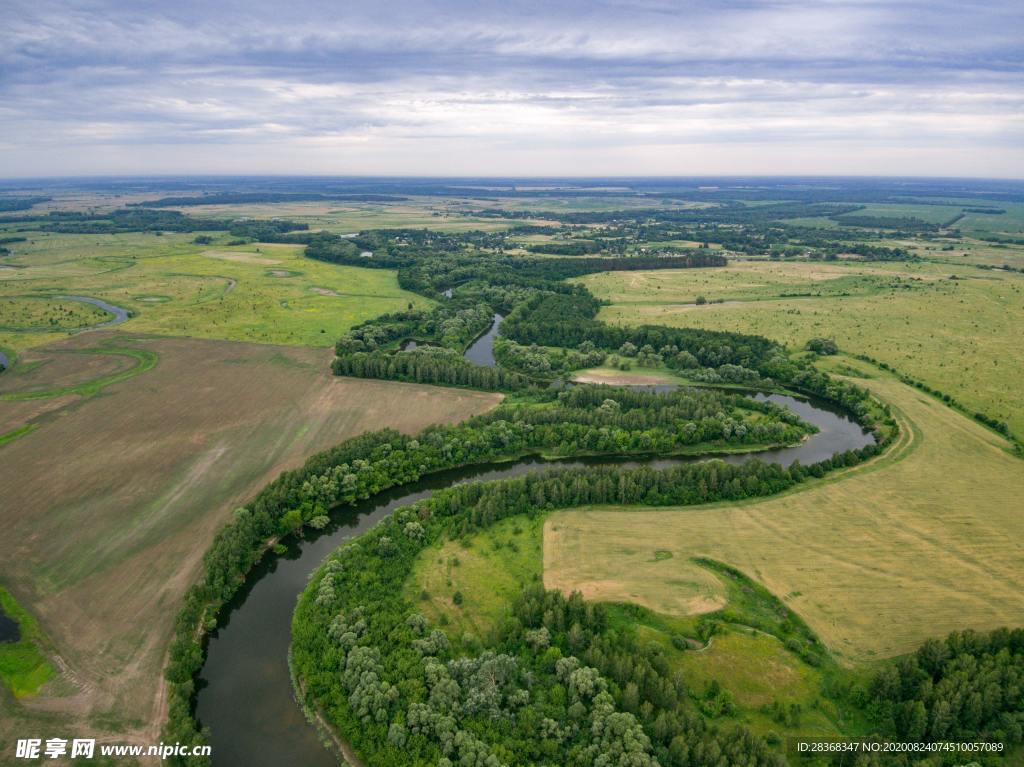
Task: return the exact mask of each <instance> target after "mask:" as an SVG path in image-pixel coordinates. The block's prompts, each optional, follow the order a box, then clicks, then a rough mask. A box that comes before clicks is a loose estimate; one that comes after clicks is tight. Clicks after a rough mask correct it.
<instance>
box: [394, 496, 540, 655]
mask: <svg viewBox="0 0 1024 767" xmlns="http://www.w3.org/2000/svg"><path fill="white" fill-rule="evenodd" d="M542 528H543V520H540V519H529V518H527V517H526V516H516V517H510V518H508V519H504V520H502V521H501V522H498V523H497V524H495V525H492V526H491V527H489V528H488V529H487V530H486V531H484V532H482V533H479V534H478V535H474V536H471V537H469V538H468V539H466V540H460V541H443V542H441V543H440V544H439V545H435V546H432V547H431V548H429V549H426V550H425V551H424V552H423V553H422V554H421V555H420V558H419V560H418V561H417V563H416V567H415V569H414V570H413V573H412V575H411V576H410V577H409V581H408V582H407V584H406V596H407V598H408V599H409V600H410V601H412V602H414V603H416V604H418V605H419V609H420V611H421V612H422V613H423V614H424V615H426V616H427V618H429V619H430V620H431V621H432V622H435V623H441V624H442V625H445V626H449V627H450V633H451V634H452V636H462V635H463V634H465V633H467V632H468V633H470V634H473V635H475V636H476V637H479V638H481V639H482V638H486V637H487V635H488V632H489V631H490V630H491V628H493V626H494V625H495V624H496V623H497V622H498V621H499V620H500V619H501V618H502V616H503V615H505V614H506V613H507V611H508V608H509V605H510V604H511V602H512V600H513V599H514V598H515V597H516V596H517V595H518V594H519V592H520V591H522V589H523V587H524V586H526V585H527V584H529V583H532V582H534V581H539V580H540V574H541V554H542V545H541V531H542ZM456 592H458V593H459V594H461V597H462V601H461V603H459V604H456V602H455V601H454V595H455V594H456Z"/></svg>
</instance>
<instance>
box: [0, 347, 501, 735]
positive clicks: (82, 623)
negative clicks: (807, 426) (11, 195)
mask: <svg viewBox="0 0 1024 767" xmlns="http://www.w3.org/2000/svg"><path fill="white" fill-rule="evenodd" d="M126 349H128V350H134V351H135V352H137V356H136V357H135V358H128V359H126V358H125V357H126V352H125V351H124V350H126ZM30 355H31V357H30V359H29V360H28V361H27V364H26V365H25V368H24V369H19V368H15V369H14V370H12V371H11V372H9V373H4V374H3V379H2V383H3V389H2V390H0V423H3V424H4V426H3V428H4V429H8V427H10V428H17V427H18V426H19V425H21V426H24V425H26V424H28V425H34V426H37V427H38V428H35V429H34V430H33V431H30V432H29V433H27V434H25V435H24V436H21V437H19V438H17V439H15V440H13V441H11V442H8V443H7V444H5V445H2V446H0V451H2V460H0V487H3V493H4V501H3V505H2V508H3V511H2V513H0V526H2V528H3V530H4V534H3V535H2V536H0V563H2V565H0V583H2V584H3V585H4V586H6V587H7V588H8V589H9V590H10V592H11V593H12V594H13V596H14V598H15V599H17V601H18V603H19V604H20V605H22V606H23V607H25V608H26V609H28V610H29V612H30V613H31V614H32V615H34V616H35V617H36V619H37V620H38V623H39V626H40V630H41V632H42V635H43V636H44V637H45V642H46V643H47V646H48V648H52V652H53V657H54V658H55V660H54V665H55V667H56V668H57V669H58V671H59V672H60V673H58V674H57V676H56V677H55V678H54V680H53V681H52V682H50V683H49V684H47V685H45V686H44V687H43V688H42V690H41V692H40V694H39V695H36V696H29V697H26V698H24V699H22V701H21V702H20V703H15V702H14V701H13V700H12V699H11V698H10V695H9V693H8V692H6V691H3V692H0V696H2V697H3V700H4V703H3V705H4V709H5V713H4V717H3V720H4V727H3V728H0V729H3V730H6V732H0V739H5V738H7V737H9V736H11V735H12V734H14V732H13V730H11V729H9V728H8V725H10V727H15V725H19V726H21V727H22V730H20V732H21V733H22V734H24V732H25V730H24V729H23V728H24V727H25V726H30V725H32V724H33V723H36V724H38V723H40V722H45V721H51V720H52V721H54V722H57V723H58V726H59V727H60V728H61V729H63V730H64V731H68V732H70V731H71V728H73V726H79V727H83V726H86V723H88V724H87V727H88V730H89V732H108V731H113V732H127V733H129V734H131V733H142V734H143V735H145V736H146V737H148V738H149V739H150V740H152V741H153V742H155V739H156V733H157V730H158V729H159V725H160V723H161V722H162V721H163V717H162V712H161V709H160V707H161V705H162V702H163V697H162V691H163V686H162V670H163V665H164V654H165V652H166V647H167V642H168V641H169V640H170V637H171V635H172V622H173V620H174V616H175V614H176V611H177V608H178V604H179V601H180V598H181V596H182V593H183V592H184V590H185V588H186V587H187V585H188V584H189V583H190V582H191V581H192V579H193V578H194V576H195V574H196V572H197V568H198V567H199V563H200V561H201V558H202V555H203V552H204V551H205V550H206V548H207V546H208V544H209V541H210V539H211V538H212V536H213V534H214V532H215V531H216V529H217V528H218V527H219V526H220V525H221V524H223V522H224V521H225V520H226V519H227V517H228V515H229V513H230V511H231V510H232V509H233V508H235V507H237V506H238V505H240V504H242V503H244V501H245V499H246V498H247V497H249V496H250V495H252V494H253V493H254V492H255V491H256V490H258V489H259V488H260V487H262V486H263V485H264V484H266V483H267V482H269V481H270V480H271V479H273V478H274V477H275V476H276V475H277V474H279V473H280V472H281V471H282V470H283V469H286V468H288V467H291V466H294V465H296V464H298V463H299V462H301V461H302V460H303V459H304V458H305V457H306V456H308V455H310V454H311V453H313V452H315V451H317V450H320V449H323V448H326V447H328V446H331V445H334V444H336V443H338V442H340V441H341V440H343V439H345V438H347V437H350V436H354V435H356V434H358V433H361V432H363V431H366V430H369V429H379V428H384V427H394V428H398V429H402V430H404V431H410V432H414V431H418V430H420V429H422V428H423V427H425V426H426V425H428V424H430V423H435V422H442V421H454V420H460V419H462V418H465V417H468V416H469V415H472V414H474V413H477V412H480V411H482V410H485V409H487V408H489V407H491V406H492V405H493V404H495V403H496V402H497V401H498V399H499V396H498V395H494V394H485V393H477V392H470V391H462V390H453V389H438V388H432V387H422V386H414V385H407V384H400V383H389V382H378V381H364V380H353V379H340V378H335V377H334V376H332V375H331V374H330V372H329V368H328V361H329V360H328V355H327V353H326V351H325V350H318V349H311V348H299V347H290V346H281V345H262V344H260V345H257V344H244V343H237V342H228V341H207V340H193V339H175V338H158V337H152V336H143V335H137V334H128V333H114V332H104V331H101V332H96V333H89V334H82V335H78V336H75V337H74V338H72V339H69V340H66V341H64V342H62V343H60V344H57V345H55V346H50V347H46V348H45V349H41V350H38V351H33V352H31V353H30ZM128 356H129V357H130V355H128ZM140 358H141V359H142V360H144V361H145V360H153V361H155V364H154V365H152V366H148V367H146V368H145V369H144V370H143V371H141V372H139V371H137V370H136V371H135V372H134V373H133V374H132V375H131V376H129V377H127V378H124V377H122V378H117V377H116V376H118V374H119V373H120V374H123V373H125V372H126V371H127V372H131V371H132V370H133V369H134V366H135V365H136V364H137V363H138V362H139V359H140ZM82 368H85V370H83V369H82ZM90 377H91V378H90ZM111 378H113V381H112V382H108V383H107V384H106V385H105V386H100V387H99V388H96V387H93V388H92V389H90V388H89V387H85V388H84V389H83V388H82V387H83V384H86V383H88V381H90V380H93V381H95V380H102V379H111ZM22 395H31V396H28V397H25V396H22ZM46 395H49V396H46ZM72 531H73V534H72ZM0 665H2V664H0ZM8 714H9V715H8ZM75 723H77V725H76V724H75ZM83 731H84V730H83ZM140 737H142V735H140Z"/></svg>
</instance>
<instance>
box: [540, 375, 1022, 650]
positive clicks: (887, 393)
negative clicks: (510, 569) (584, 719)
mask: <svg viewBox="0 0 1024 767" xmlns="http://www.w3.org/2000/svg"><path fill="white" fill-rule="evenodd" d="M864 383H865V384H866V385H868V386H869V387H870V388H871V389H872V390H873V391H874V392H875V393H876V394H877V395H878V396H879V397H881V398H882V399H883V400H885V401H886V402H888V403H890V404H891V405H892V406H893V409H894V411H895V412H896V413H897V415H898V417H899V418H900V419H901V420H902V422H903V424H904V430H905V433H904V435H903V438H902V443H901V444H899V445H897V446H896V447H895V449H894V453H893V454H892V455H891V456H890V457H886V458H883V459H881V460H878V461H876V462H875V463H873V464H871V465H868V466H865V467H861V468H858V469H853V470H851V471H850V472H848V473H847V474H846V475H845V476H842V477H839V478H833V479H830V480H825V481H823V482H820V483H817V484H816V485H815V486H813V487H809V488H801V489H800V490H798V491H797V492H792V493H788V494H786V495H783V496H778V497H775V498H771V499H766V500H762V501H757V502H750V503H745V504H739V505H724V504H722V505H716V506H710V507H689V508H678V509H658V510H651V509H639V508H633V509H609V508H590V509H578V510H572V511H565V512H559V513H555V514H553V515H551V516H550V517H549V518H548V520H547V522H546V525H545V531H544V582H545V584H546V585H547V586H548V587H550V588H559V589H563V590H565V591H571V590H573V589H579V590H582V591H584V592H585V593H587V592H590V593H593V594H594V595H595V596H599V597H600V598H603V599H625V600H631V601H637V602H640V603H642V604H645V605H648V606H650V607H652V608H653V609H656V610H662V611H665V612H670V613H671V612H673V611H677V610H678V609H679V605H680V602H681V601H683V600H685V599H686V598H690V597H692V598H706V597H707V596H709V593H708V592H707V591H706V588H707V586H706V584H703V583H701V582H700V581H699V572H700V568H697V567H696V566H695V565H693V564H692V563H691V562H690V561H689V558H690V557H694V556H708V557H712V558H714V559H717V560H720V561H723V562H725V563H727V564H729V565H732V566H733V567H736V568H739V569H740V570H742V571H743V572H745V573H746V574H747V575H749V576H750V577H752V578H754V579H756V580H758V581H760V582H761V583H762V584H764V585H765V586H766V587H767V588H768V589H769V590H771V591H772V592H773V593H774V594H776V595H777V596H779V597H780V598H782V599H784V600H785V601H786V603H787V604H788V605H789V606H790V607H791V608H792V609H793V610H795V611H796V612H797V613H798V614H799V615H800V616H801V617H803V618H804V619H805V620H806V621H807V622H808V624H810V626H811V628H812V629H813V630H814V631H816V632H817V633H818V634H819V636H820V637H821V638H822V639H823V640H824V641H825V643H826V644H827V645H828V646H829V647H830V648H831V649H832V651H833V652H834V653H835V654H836V656H837V658H839V659H840V660H841V661H842V662H844V663H861V662H866V661H870V660H872V659H876V658H884V657H890V656H894V655H899V654H901V653H905V652H908V651H910V650H912V649H913V648H915V647H916V646H917V645H919V644H920V643H921V642H922V641H923V640H925V639H927V638H929V637H935V636H941V635H943V634H945V633H947V632H949V631H952V630H954V629H964V628H977V629H988V628H993V627H996V626H1001V625H1019V624H1020V619H1021V616H1022V615H1024V593H1022V592H1021V590H1020V588H1019V584H1020V574H1021V573H1022V572H1024V516H1022V515H1021V513H1020V508H1021V507H1020V499H1021V498H1022V497H1024V471H1022V470H1021V466H1022V464H1021V461H1020V459H1017V458H1014V457H1012V456H1011V455H1010V454H1008V453H1007V452H1006V445H1005V443H1004V442H1003V440H1002V439H1001V438H999V437H997V436H996V435H994V434H993V433H991V432H990V431H988V430H986V429H984V428H983V427H981V426H979V425H978V424H976V423H974V422H973V421H971V420H969V419H967V418H965V417H963V416H961V415H959V414H958V413H956V412H954V411H952V410H950V409H949V408H947V407H945V406H943V405H941V404H940V403H939V402H938V401H937V400H935V399H933V398H930V397H928V396H926V395H924V394H922V393H921V392H919V391H917V390H915V389H912V388H910V387H907V386H905V385H903V384H901V383H899V382H898V381H896V380H895V379H893V378H891V377H881V376H879V377H875V378H872V379H870V380H866V381H865V382H864ZM658 550H668V551H669V552H671V554H672V557H671V558H669V559H662V560H661V561H654V560H655V557H654V553H655V551H658ZM691 581H696V582H697V585H696V586H694V585H688V582H691ZM595 592H596V593H595ZM723 593H724V590H723V589H722V588H721V586H719V587H718V589H717V590H715V589H712V591H711V592H710V596H711V597H712V598H714V597H717V596H720V595H721V594H723Z"/></svg>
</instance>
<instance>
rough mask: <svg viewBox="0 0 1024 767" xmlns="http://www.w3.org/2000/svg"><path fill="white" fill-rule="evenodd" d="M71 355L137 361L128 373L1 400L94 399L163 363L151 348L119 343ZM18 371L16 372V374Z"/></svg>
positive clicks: (0, 397)
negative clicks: (78, 397)
mask: <svg viewBox="0 0 1024 767" xmlns="http://www.w3.org/2000/svg"><path fill="white" fill-rule="evenodd" d="M66 353H68V354H108V355H113V356H121V357H128V358H130V359H132V360H134V361H135V364H134V365H132V366H131V367H130V368H128V369H127V370H121V371H118V372H116V373H112V374H110V375H104V376H99V377H98V378H94V379H92V380H89V381H83V382H81V383H76V384H72V385H69V386H62V387H57V388H52V389H44V390H41V391H27V392H17V391H14V392H7V393H4V394H0V400H6V401H8V402H19V401H24V400H34V399H50V398H52V397H62V396H64V395H67V394H78V395H81V396H83V397H91V396H93V395H94V394H98V393H99V392H101V391H103V389H105V388H106V387H108V386H110V385H112V384H116V383H121V382H122V381H127V380H128V379H130V378H134V377H135V376H138V375H142V374H143V373H145V372H147V371H149V370H152V369H153V368H154V367H156V365H157V362H158V361H159V356H158V355H157V354H156V352H154V351H152V350H149V349H140V348H136V347H129V346H120V345H117V344H116V343H109V344H106V345H104V346H100V347H97V348H94V349H76V350H74V351H69V352H66ZM16 370H17V369H16V368H15V372H16Z"/></svg>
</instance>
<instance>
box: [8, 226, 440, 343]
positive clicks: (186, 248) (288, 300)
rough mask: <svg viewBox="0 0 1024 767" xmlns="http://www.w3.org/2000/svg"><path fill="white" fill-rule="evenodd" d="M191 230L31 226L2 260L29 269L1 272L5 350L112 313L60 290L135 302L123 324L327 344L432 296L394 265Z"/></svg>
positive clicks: (130, 328)
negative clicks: (198, 237)
mask: <svg viewBox="0 0 1024 767" xmlns="http://www.w3.org/2000/svg"><path fill="white" fill-rule="evenodd" d="M193 239H194V235H192V234H188V235H184V234H172V233H168V234H164V235H163V236H160V237H157V236H155V235H152V234H118V235H68V234H45V233H34V234H33V235H32V236H31V238H30V239H29V241H27V242H23V243H16V244H15V245H13V250H14V255H12V256H10V257H8V258H7V259H5V261H6V262H7V263H8V264H10V265H13V266H16V267H20V268H14V269H4V270H2V271H0V348H6V349H9V350H12V351H18V350H21V349H26V348H29V347H32V346H39V345H41V344H44V343H48V342H50V341H53V340H55V339H58V338H62V337H65V336H66V333H63V332H60V331H61V330H62V329H67V328H73V327H81V326H82V325H89V324H95V323H96V322H102V321H104V320H107V319H110V315H109V314H107V313H106V312H103V311H102V310H99V309H96V308H95V307H92V306H89V305H87V304H80V303H75V302H69V301H61V300H59V299H57V298H55V297H56V296H59V295H69V294H70V295H86V296H91V297H95V298H100V299H103V300H105V301H107V302H109V303H111V304H114V305H116V306H120V307H123V308H125V309H128V310H130V311H131V313H132V315H133V316H132V317H131V319H129V321H128V322H126V323H124V324H123V325H121V326H119V327H120V328H121V329H123V330H128V331H139V332H148V333H156V334H160V335H175V336H189V337H194V338H217V339H226V340H236V341H253V342H258V343H277V344H294V345H303V346H330V345H331V344H333V343H334V341H335V339H337V337H338V336H339V335H341V334H342V333H344V332H345V331H346V330H348V329H349V328H350V327H352V326H353V325H355V324H357V323H359V322H362V321H364V320H366V319H369V318H371V317H374V316H377V315H379V314H383V313H385V312H392V311H398V310H400V309H405V308H406V307H407V306H408V305H409V304H413V305H414V306H427V305H429V303H430V302H429V301H428V300H427V299H424V298H422V297H420V296H417V295H415V294H412V293H409V292H407V291H404V290H402V289H400V288H399V287H398V281H397V278H396V277H395V273H394V272H393V271H389V270H382V269H363V268H359V267H349V266H337V265H334V264H327V263H322V262H318V261H314V260H312V259H307V258H305V257H304V256H303V255H302V247H301V246H291V245H267V244H253V245H246V246H227V245H225V244H223V241H226V240H227V239H228V238H227V237H226V236H223V235H218V236H217V237H216V239H215V242H214V243H213V244H210V245H196V244H194V243H193V242H192V240H193ZM46 296H50V298H45V297H46ZM22 328H26V329H27V330H28V332H25V331H21V330H20V329H22Z"/></svg>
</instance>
